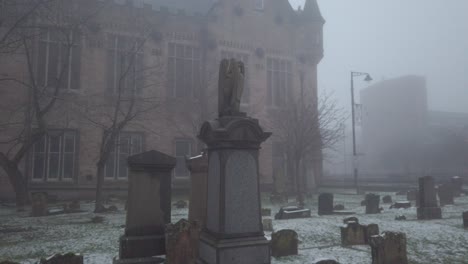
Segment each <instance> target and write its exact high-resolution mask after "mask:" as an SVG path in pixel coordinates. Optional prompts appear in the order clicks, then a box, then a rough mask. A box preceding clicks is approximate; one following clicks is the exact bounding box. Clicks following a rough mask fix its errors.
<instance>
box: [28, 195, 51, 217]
mask: <svg viewBox="0 0 468 264" xmlns="http://www.w3.org/2000/svg"><path fill="white" fill-rule="evenodd" d="M31 206H32V212H31V216H33V217H38V216H46V215H48V209H47V193H45V192H34V193H32V194H31Z"/></svg>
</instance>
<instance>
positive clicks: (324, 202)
mask: <svg viewBox="0 0 468 264" xmlns="http://www.w3.org/2000/svg"><path fill="white" fill-rule="evenodd" d="M318 214H319V215H331V214H333V194H332V193H321V194H320V195H319V197H318Z"/></svg>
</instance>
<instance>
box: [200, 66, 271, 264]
mask: <svg viewBox="0 0 468 264" xmlns="http://www.w3.org/2000/svg"><path fill="white" fill-rule="evenodd" d="M243 85H244V65H243V63H242V62H239V61H236V60H234V59H231V60H222V61H221V66H220V70H219V87H218V92H219V100H218V113H219V117H218V118H217V119H216V120H212V121H208V122H205V123H204V124H203V126H202V128H201V131H200V134H199V136H198V137H199V138H200V139H201V140H202V141H203V142H204V143H206V145H207V150H208V181H207V214H206V215H207V218H206V227H205V228H204V230H203V231H202V234H201V237H200V247H199V258H198V260H197V263H198V264H239V263H242V264H269V263H270V247H269V243H268V241H267V239H266V238H265V237H264V233H263V228H262V219H261V206H260V192H259V166H258V165H259V164H258V156H259V149H260V144H261V143H262V142H263V141H265V140H266V139H267V138H268V137H270V135H271V133H267V132H264V131H263V129H262V128H261V126H260V125H259V122H258V120H257V119H253V118H250V117H248V116H247V115H246V114H245V113H241V112H240V110H239V106H240V98H241V96H242V91H243Z"/></svg>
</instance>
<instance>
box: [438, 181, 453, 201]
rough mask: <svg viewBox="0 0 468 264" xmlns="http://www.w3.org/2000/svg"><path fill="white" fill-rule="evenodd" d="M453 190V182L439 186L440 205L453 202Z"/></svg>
mask: <svg viewBox="0 0 468 264" xmlns="http://www.w3.org/2000/svg"><path fill="white" fill-rule="evenodd" d="M453 190H454V186H453V185H452V184H451V183H446V184H441V185H439V186H438V188H437V194H438V195H439V201H440V205H441V206H443V205H447V204H453Z"/></svg>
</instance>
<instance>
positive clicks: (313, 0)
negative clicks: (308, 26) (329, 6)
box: [302, 0, 325, 22]
mask: <svg viewBox="0 0 468 264" xmlns="http://www.w3.org/2000/svg"><path fill="white" fill-rule="evenodd" d="M302 15H303V16H304V17H305V18H307V19H311V20H317V21H322V22H325V20H324V19H323V17H322V13H321V12H320V8H319V5H318V3H317V0H306V2H305V5H304V10H303V11H302Z"/></svg>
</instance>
